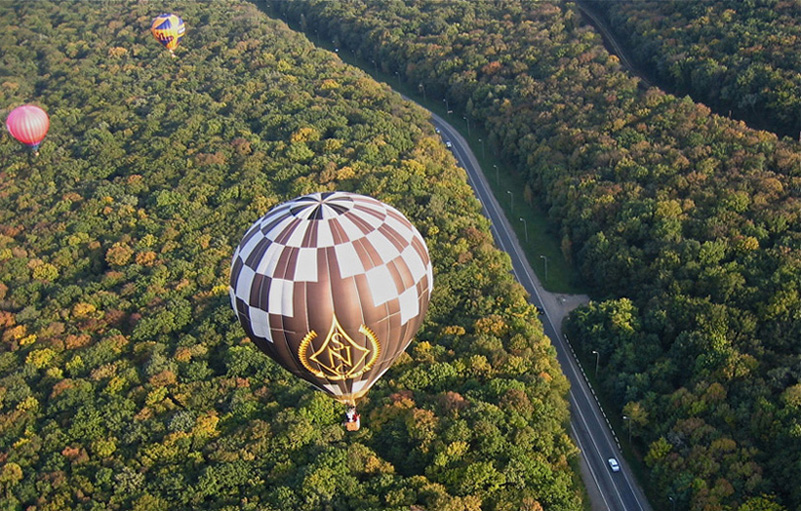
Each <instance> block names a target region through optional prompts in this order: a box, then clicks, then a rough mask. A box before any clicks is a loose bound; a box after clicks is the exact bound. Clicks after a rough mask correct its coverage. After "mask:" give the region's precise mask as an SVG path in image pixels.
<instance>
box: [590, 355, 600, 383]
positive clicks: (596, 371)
mask: <svg viewBox="0 0 801 511" xmlns="http://www.w3.org/2000/svg"><path fill="white" fill-rule="evenodd" d="M592 352H593V353H595V376H596V377H597V376H598V361H599V360H600V359H601V355H600V354H599V353H598V352H597V351H595V350H592Z"/></svg>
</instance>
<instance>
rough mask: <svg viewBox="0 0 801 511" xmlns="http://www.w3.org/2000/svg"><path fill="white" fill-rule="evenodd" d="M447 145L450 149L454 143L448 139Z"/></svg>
mask: <svg viewBox="0 0 801 511" xmlns="http://www.w3.org/2000/svg"><path fill="white" fill-rule="evenodd" d="M445 147H447V148H448V149H450V148H451V147H453V144H451V141H450V140H446V141H445Z"/></svg>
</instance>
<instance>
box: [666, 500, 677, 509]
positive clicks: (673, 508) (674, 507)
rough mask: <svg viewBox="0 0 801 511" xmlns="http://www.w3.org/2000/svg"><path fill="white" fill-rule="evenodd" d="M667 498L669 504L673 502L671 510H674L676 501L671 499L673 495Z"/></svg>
mask: <svg viewBox="0 0 801 511" xmlns="http://www.w3.org/2000/svg"><path fill="white" fill-rule="evenodd" d="M668 500H669V501H670V503H671V504H673V511H676V501H675V500H673V497H668Z"/></svg>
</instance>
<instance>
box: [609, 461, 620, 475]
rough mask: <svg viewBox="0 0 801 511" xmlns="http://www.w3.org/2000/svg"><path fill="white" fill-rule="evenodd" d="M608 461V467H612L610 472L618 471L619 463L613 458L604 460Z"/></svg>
mask: <svg viewBox="0 0 801 511" xmlns="http://www.w3.org/2000/svg"><path fill="white" fill-rule="evenodd" d="M606 461H607V463H609V468H611V469H612V472H620V464H619V463H618V462H617V460H616V459H615V458H609V459H608V460H606Z"/></svg>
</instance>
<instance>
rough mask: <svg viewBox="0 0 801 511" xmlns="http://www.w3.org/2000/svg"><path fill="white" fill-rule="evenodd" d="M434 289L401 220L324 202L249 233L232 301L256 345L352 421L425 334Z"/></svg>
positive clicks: (374, 207) (353, 197)
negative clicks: (377, 385)
mask: <svg viewBox="0 0 801 511" xmlns="http://www.w3.org/2000/svg"><path fill="white" fill-rule="evenodd" d="M432 286H433V273H432V269H431V261H430V259H429V255H428V248H427V247H426V244H425V241H424V240H423V238H422V236H421V235H420V233H419V232H418V231H417V229H415V227H414V226H413V225H412V224H411V223H410V222H409V220H407V219H406V217H405V216H403V214H401V213H400V212H398V211H397V210H396V209H395V208H393V207H392V206H389V205H388V204H385V203H383V202H381V201H378V200H376V199H374V198H371V197H367V196H364V195H357V194H354V193H348V192H325V193H314V194H311V195H304V196H302V197H298V198H296V199H293V200H291V201H288V202H285V203H283V204H280V205H278V206H276V207H275V208H273V209H272V210H271V211H269V212H268V213H267V214H266V215H264V216H263V217H262V218H261V219H259V220H258V221H257V222H256V223H255V224H253V225H252V226H251V227H250V229H249V230H248V231H247V233H246V234H245V236H244V238H242V241H241V242H240V244H239V247H238V248H237V249H236V251H235V252H234V257H233V261H232V265H231V281H230V288H229V292H230V295H231V304H232V306H233V308H234V311H235V312H236V314H237V316H238V318H239V322H240V323H241V325H242V327H243V328H244V330H245V332H246V333H247V335H248V337H250V339H251V340H252V341H253V342H254V344H255V345H256V346H258V348H259V349H260V350H261V351H263V352H264V353H266V354H267V355H268V356H270V357H271V358H273V359H274V360H275V361H276V362H278V363H279V364H280V365H281V366H283V367H284V368H285V369H287V370H289V371H290V372H291V373H292V374H294V375H295V376H297V377H299V378H302V379H304V380H306V381H307V382H309V383H311V384H312V385H313V386H314V387H316V388H318V389H319V390H321V391H323V392H326V393H328V394H330V395H331V396H332V397H333V398H334V399H336V400H337V401H340V402H342V403H345V404H348V405H349V406H350V408H351V409H349V415H348V417H349V418H350V417H351V413H350V412H354V413H355V405H356V401H357V400H358V399H359V398H360V397H362V396H364V395H365V393H366V392H367V391H368V390H369V389H370V387H371V386H372V385H373V384H374V383H375V382H376V380H378V379H379V378H380V377H381V375H382V374H384V372H385V371H386V370H387V369H389V367H390V366H391V365H392V362H393V361H394V360H395V359H396V358H397V357H398V356H399V355H400V354H401V353H402V352H403V351H404V350H405V349H406V347H407V346H408V345H409V343H410V342H411V339H412V337H413V336H414V334H415V333H416V332H417V330H418V329H419V328H420V325H421V324H422V322H423V318H424V316H425V313H426V311H427V310H428V303H429V300H430V297H431V290H432ZM355 417H356V419H357V420H358V415H355ZM348 429H358V423H356V424H355V428H351V427H348Z"/></svg>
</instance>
